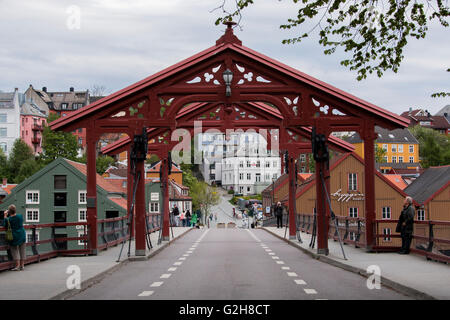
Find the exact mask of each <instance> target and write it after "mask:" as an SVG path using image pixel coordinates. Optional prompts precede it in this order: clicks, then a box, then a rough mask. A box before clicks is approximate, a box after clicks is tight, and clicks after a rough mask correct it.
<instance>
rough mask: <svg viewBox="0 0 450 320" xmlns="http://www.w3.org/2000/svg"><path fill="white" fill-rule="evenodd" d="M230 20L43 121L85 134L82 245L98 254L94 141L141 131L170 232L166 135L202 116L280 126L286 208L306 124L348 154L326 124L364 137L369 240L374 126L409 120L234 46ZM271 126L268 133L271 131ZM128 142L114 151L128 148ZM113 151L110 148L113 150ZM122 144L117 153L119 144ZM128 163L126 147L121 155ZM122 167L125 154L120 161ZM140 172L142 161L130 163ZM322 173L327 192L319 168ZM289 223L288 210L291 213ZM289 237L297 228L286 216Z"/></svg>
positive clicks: (234, 125) (209, 124)
mask: <svg viewBox="0 0 450 320" xmlns="http://www.w3.org/2000/svg"><path fill="white" fill-rule="evenodd" d="M232 26H233V23H232V22H229V23H227V29H226V31H225V34H224V35H223V36H222V37H221V38H220V39H219V40H217V41H216V44H215V45H214V46H212V47H210V48H208V49H206V50H204V51H202V52H199V53H197V54H196V55H194V56H192V57H190V58H188V59H186V60H184V61H181V62H179V63H177V64H175V65H173V66H171V67H169V68H167V69H165V70H162V71H161V72H159V73H157V74H155V75H153V76H150V77H148V78H146V79H144V80H142V81H140V82H137V83H135V84H133V85H131V86H129V87H126V88H124V89H122V90H120V91H118V92H116V93H113V94H111V95H109V96H107V97H105V98H103V99H101V100H98V101H96V102H95V103H93V104H91V105H89V106H87V107H85V108H83V109H81V110H80V111H79V112H78V113H77V114H74V115H71V116H68V117H64V118H60V119H58V120H57V121H54V122H53V123H52V124H51V127H52V129H54V130H63V131H73V130H75V129H78V128H86V132H87V167H88V169H87V181H88V182H87V200H88V201H87V211H88V213H87V216H88V218H87V220H88V226H89V228H88V232H89V237H88V238H89V249H90V251H91V254H97V250H98V244H97V195H96V174H95V173H96V164H95V163H96V148H95V147H96V143H97V141H98V139H99V137H100V136H101V135H102V134H104V133H126V134H127V135H128V136H129V137H133V136H134V135H138V134H141V133H142V131H143V128H144V127H147V128H149V129H148V130H147V134H148V138H149V141H151V142H152V143H150V144H149V152H150V153H153V154H157V155H158V156H159V157H160V159H162V161H163V164H162V165H163V170H162V172H163V175H162V177H161V178H162V180H161V183H162V184H163V185H165V190H164V201H165V204H164V206H163V207H164V212H163V215H164V219H163V232H162V235H163V239H164V238H166V239H167V238H168V237H169V198H168V196H167V195H168V184H167V180H168V153H169V151H170V150H171V149H172V148H173V147H174V146H175V145H176V144H178V143H179V140H178V139H175V140H176V141H172V139H171V137H172V133H173V132H174V131H175V130H176V129H181V128H183V129H186V131H185V132H186V133H187V132H189V133H193V131H194V125H195V124H196V123H198V121H201V125H202V130H208V129H211V128H215V129H218V130H220V131H222V132H226V130H227V129H243V130H248V129H261V128H264V129H268V130H271V129H278V132H279V134H278V136H277V137H272V136H270V134H269V136H270V137H269V139H268V141H269V145H268V149H269V148H270V141H271V140H273V139H276V140H277V141H278V143H279V149H280V150H282V151H287V152H288V154H289V158H288V162H289V163H285V164H284V165H286V166H288V168H289V179H290V184H289V185H290V189H289V204H290V205H289V207H290V208H294V207H295V170H294V168H295V161H296V159H297V158H298V156H299V154H300V153H306V152H311V143H310V135H311V127H315V128H316V131H317V133H318V134H323V135H325V137H328V138H327V143H328V144H329V145H330V146H331V147H336V148H338V149H340V150H341V151H346V150H347V151H348V150H349V148H350V147H349V146H348V145H347V144H345V143H342V142H338V140H337V139H332V138H331V137H330V134H331V132H334V131H356V132H358V133H359V135H360V136H361V138H362V139H363V140H364V156H365V158H364V161H365V175H364V184H365V191H366V200H365V212H366V216H365V220H366V221H365V222H366V246H367V249H368V250H370V249H371V248H372V247H373V246H374V244H375V195H374V193H375V180H374V179H375V178H374V172H375V171H374V170H375V157H374V140H375V139H376V138H377V135H376V133H375V131H374V129H375V125H378V126H381V127H383V128H386V129H389V130H393V129H396V128H404V127H407V125H408V123H409V121H408V120H406V119H404V118H402V117H400V116H398V115H396V114H393V113H391V112H389V111H387V110H384V109H382V108H379V107H377V106H375V105H373V104H370V103H368V102H366V101H363V100H361V99H358V98H356V97H354V96H352V95H350V94H348V93H346V92H344V91H342V90H339V89H337V88H334V87H332V86H330V85H328V84H326V83H324V82H322V81H319V80H317V79H314V78H312V77H310V76H308V75H306V74H304V73H302V72H299V71H298V70H295V69H293V68H290V67H288V66H286V65H284V64H282V63H280V62H278V61H275V60H273V59H271V58H269V57H266V56H264V55H262V54H260V53H258V52H256V51H253V50H251V49H249V48H247V47H245V46H243V45H242V42H241V41H240V40H239V39H238V38H237V37H236V36H235V35H234V34H233V28H232ZM269 132H273V131H269ZM130 142H131V139H130V138H128V140H126V141H123V143H122V144H121V145H120V148H122V149H124V150H128V151H129V149H126V148H127V147H129V144H130ZM120 148H117V149H116V151H117V150H119V149H120ZM122 149H121V150H122ZM128 159H129V160H130V152H128ZM128 164H129V165H128V167H130V161H128ZM137 170H138V172H140V173H141V177H143V176H145V172H144V163H143V162H140V163H139V164H138V167H137ZM319 170H322V172H324V176H325V178H326V183H327V184H328V190H329V179H328V178H327V177H328V172H327V167H326V165H325V164H324V163H323V162H317V163H316V172H319ZM128 172H129V175H128V207H129V208H130V205H131V193H132V190H131V189H132V186H131V182H132V177H131V171H130V169H129V171H128ZM316 179H317V181H316V188H317V189H316V192H317V225H318V227H317V239H318V242H317V249H318V253H323V254H327V253H328V243H327V241H328V240H327V234H328V218H329V216H330V212H329V208H328V207H327V206H325V198H324V197H325V195H324V193H323V192H322V190H321V186H322V185H321V182H320V180H319V179H320V176H319V175H316ZM144 181H145V179H141V180H140V182H139V185H138V188H137V193H136V205H135V216H136V220H135V240H136V241H135V246H136V250H135V254H136V255H145V251H146V247H145V244H146V243H145V214H146V212H145V182H144ZM289 215H290V221H295V220H294V216H295V210H289ZM289 235H290V237H291V238H292V237H295V235H296V226H295V224H294V223H290V226H289Z"/></svg>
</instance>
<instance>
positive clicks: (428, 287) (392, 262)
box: [263, 227, 450, 300]
mask: <svg viewBox="0 0 450 320" xmlns="http://www.w3.org/2000/svg"><path fill="white" fill-rule="evenodd" d="M263 229H264V230H266V231H267V232H269V233H271V234H273V235H275V236H276V237H278V238H281V239H283V240H284V241H286V242H288V243H289V244H291V245H293V246H295V247H297V248H299V249H300V250H302V251H303V252H305V253H307V254H309V255H311V256H313V257H314V258H316V259H318V260H320V261H323V262H326V263H329V264H332V265H335V266H337V267H340V268H343V269H345V270H348V271H351V272H355V273H358V274H361V275H362V276H365V277H367V276H369V275H370V274H368V273H367V271H366V270H367V267H368V266H370V265H377V266H379V267H380V270H381V285H386V286H387V287H391V288H393V289H395V290H397V291H400V292H403V293H405V294H407V295H410V296H412V297H414V298H416V299H443V300H447V299H450V267H449V266H448V265H447V264H444V263H440V262H435V261H427V259H426V258H425V257H423V256H420V255H414V254H409V255H399V254H397V253H395V252H390V253H367V252H365V250H364V249H363V248H355V247H352V246H350V245H344V252H345V256H346V257H347V259H348V260H344V257H343V255H342V251H341V247H340V245H339V242H338V241H334V240H329V241H328V247H329V254H328V256H325V255H318V254H317V246H316V247H315V249H311V248H310V247H309V243H310V241H311V235H310V234H306V233H303V232H302V233H301V234H300V236H301V238H302V241H303V243H300V242H299V241H298V240H297V239H295V240H288V239H285V238H284V234H285V228H282V229H277V228H276V227H263ZM286 237H287V238H288V237H289V231H288V232H287V235H286Z"/></svg>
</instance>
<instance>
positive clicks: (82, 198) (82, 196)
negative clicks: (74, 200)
mask: <svg viewBox="0 0 450 320" xmlns="http://www.w3.org/2000/svg"><path fill="white" fill-rule="evenodd" d="M86 195H87V193H86V190H78V204H86V203H87V201H86Z"/></svg>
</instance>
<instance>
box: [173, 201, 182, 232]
mask: <svg viewBox="0 0 450 320" xmlns="http://www.w3.org/2000/svg"><path fill="white" fill-rule="evenodd" d="M179 214H180V211H179V210H178V207H177V205H175V206H174V207H173V210H172V215H173V218H174V225H175V227H178V226H179V225H180V223H179V221H180V216H179Z"/></svg>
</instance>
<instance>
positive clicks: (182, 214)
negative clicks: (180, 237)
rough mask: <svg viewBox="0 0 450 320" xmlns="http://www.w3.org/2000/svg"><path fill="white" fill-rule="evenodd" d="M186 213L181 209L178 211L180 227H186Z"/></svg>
mask: <svg viewBox="0 0 450 320" xmlns="http://www.w3.org/2000/svg"><path fill="white" fill-rule="evenodd" d="M185 215H186V213H185V212H184V211H183V212H181V213H180V221H181V226H182V227H186V216H185Z"/></svg>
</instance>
